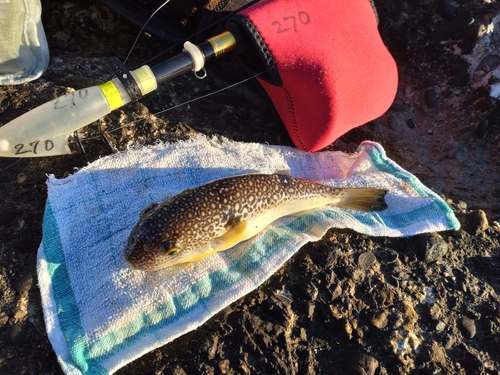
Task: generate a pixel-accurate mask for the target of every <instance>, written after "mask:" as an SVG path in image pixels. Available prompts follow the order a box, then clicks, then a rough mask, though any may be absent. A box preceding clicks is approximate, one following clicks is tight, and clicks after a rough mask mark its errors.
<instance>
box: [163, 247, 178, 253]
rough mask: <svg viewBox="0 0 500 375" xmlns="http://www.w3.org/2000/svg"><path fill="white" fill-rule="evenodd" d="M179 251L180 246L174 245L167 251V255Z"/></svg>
mask: <svg viewBox="0 0 500 375" xmlns="http://www.w3.org/2000/svg"><path fill="white" fill-rule="evenodd" d="M178 252H179V248H177V247H173V248H171V249H169V250H167V251H166V252H165V255H175V254H177V253H178Z"/></svg>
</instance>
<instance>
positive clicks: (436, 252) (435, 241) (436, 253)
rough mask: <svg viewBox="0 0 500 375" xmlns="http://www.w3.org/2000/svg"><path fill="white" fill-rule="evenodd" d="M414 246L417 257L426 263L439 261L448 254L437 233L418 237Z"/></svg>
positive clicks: (444, 242) (445, 245) (444, 243)
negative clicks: (415, 246)
mask: <svg viewBox="0 0 500 375" xmlns="http://www.w3.org/2000/svg"><path fill="white" fill-rule="evenodd" d="M416 245H417V257H418V258H419V259H420V260H422V261H424V262H426V263H429V262H434V261H436V260H439V259H441V258H442V257H443V256H444V255H445V254H446V253H447V252H448V244H447V243H446V241H445V240H443V239H442V238H441V236H439V235H438V234H437V233H430V234H424V235H421V236H418V239H417V241H416Z"/></svg>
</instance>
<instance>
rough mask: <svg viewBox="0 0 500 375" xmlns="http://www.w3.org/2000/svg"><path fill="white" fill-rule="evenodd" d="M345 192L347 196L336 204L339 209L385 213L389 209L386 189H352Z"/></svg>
mask: <svg viewBox="0 0 500 375" xmlns="http://www.w3.org/2000/svg"><path fill="white" fill-rule="evenodd" d="M344 191H345V193H346V195H345V196H344V197H343V199H341V200H340V201H339V202H338V203H337V204H336V206H338V207H342V208H351V209H353V210H361V211H383V210H385V209H386V208H387V203H386V202H385V194H386V193H387V190H385V189H376V188H350V189H344Z"/></svg>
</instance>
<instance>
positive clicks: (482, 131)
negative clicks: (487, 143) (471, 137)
mask: <svg viewBox="0 0 500 375" xmlns="http://www.w3.org/2000/svg"><path fill="white" fill-rule="evenodd" d="M475 134H476V135H477V136H478V137H479V138H484V137H486V134H488V120H484V121H481V122H480V123H479V125H478V126H477V127H476V131H475Z"/></svg>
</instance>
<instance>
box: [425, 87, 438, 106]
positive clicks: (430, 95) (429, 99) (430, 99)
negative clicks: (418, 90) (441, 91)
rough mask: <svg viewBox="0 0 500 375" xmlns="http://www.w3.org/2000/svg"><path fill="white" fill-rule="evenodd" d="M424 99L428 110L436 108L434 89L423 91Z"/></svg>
mask: <svg viewBox="0 0 500 375" xmlns="http://www.w3.org/2000/svg"><path fill="white" fill-rule="evenodd" d="M424 97H425V104H427V107H429V108H436V107H437V94H436V90H434V89H427V90H425V95H424Z"/></svg>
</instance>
